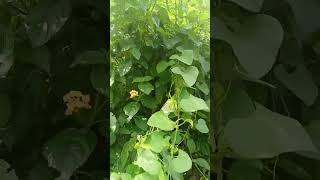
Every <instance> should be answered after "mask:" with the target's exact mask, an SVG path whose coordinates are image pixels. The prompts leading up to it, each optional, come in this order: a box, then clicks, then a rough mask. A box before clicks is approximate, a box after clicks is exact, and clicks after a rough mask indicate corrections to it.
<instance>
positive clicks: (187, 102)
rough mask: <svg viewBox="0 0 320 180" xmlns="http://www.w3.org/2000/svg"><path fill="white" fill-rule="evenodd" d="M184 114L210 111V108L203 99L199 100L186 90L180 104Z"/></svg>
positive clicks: (182, 94) (182, 93)
mask: <svg viewBox="0 0 320 180" xmlns="http://www.w3.org/2000/svg"><path fill="white" fill-rule="evenodd" d="M178 104H179V106H180V108H181V109H182V111H183V112H196V111H200V110H203V111H209V107H208V105H207V104H206V102H205V101H204V100H203V99H200V98H197V97H195V96H193V95H192V94H189V92H188V91H187V90H186V89H184V90H183V91H182V92H181V99H180V102H179V103H178Z"/></svg>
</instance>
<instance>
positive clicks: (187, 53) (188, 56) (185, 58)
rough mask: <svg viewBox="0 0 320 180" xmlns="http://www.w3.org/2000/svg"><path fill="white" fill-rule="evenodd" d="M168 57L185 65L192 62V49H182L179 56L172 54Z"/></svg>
mask: <svg viewBox="0 0 320 180" xmlns="http://www.w3.org/2000/svg"><path fill="white" fill-rule="evenodd" d="M170 59H177V60H179V61H181V62H183V63H185V64H187V65H191V64H192V62H193V50H182V51H181V55H180V56H179V55H177V54H174V55H172V56H170Z"/></svg>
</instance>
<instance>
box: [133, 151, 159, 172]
mask: <svg viewBox="0 0 320 180" xmlns="http://www.w3.org/2000/svg"><path fill="white" fill-rule="evenodd" d="M134 164H136V165H138V166H139V167H141V168H142V169H143V170H145V171H146V172H148V173H149V174H151V175H158V174H159V173H160V171H161V163H160V162H159V161H158V157H157V156H156V155H155V154H153V153H152V152H151V151H150V150H148V149H144V150H142V152H140V153H139V154H138V158H137V161H136V162H134Z"/></svg>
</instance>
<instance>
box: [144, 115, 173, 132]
mask: <svg viewBox="0 0 320 180" xmlns="http://www.w3.org/2000/svg"><path fill="white" fill-rule="evenodd" d="M148 125H149V126H152V127H156V128H159V129H161V130H163V131H172V130H173V129H174V128H175V125H176V123H175V122H173V121H171V120H170V119H169V118H168V115H166V114H165V113H164V112H163V111H158V112H156V113H154V114H152V115H151V117H150V118H149V119H148Z"/></svg>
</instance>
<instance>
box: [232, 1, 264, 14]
mask: <svg viewBox="0 0 320 180" xmlns="http://www.w3.org/2000/svg"><path fill="white" fill-rule="evenodd" d="M230 1H233V2H234V3H236V4H238V5H239V6H241V7H243V8H246V9H248V10H250V11H253V12H259V11H260V9H261V8H262V5H263V1H264V0H230Z"/></svg>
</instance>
